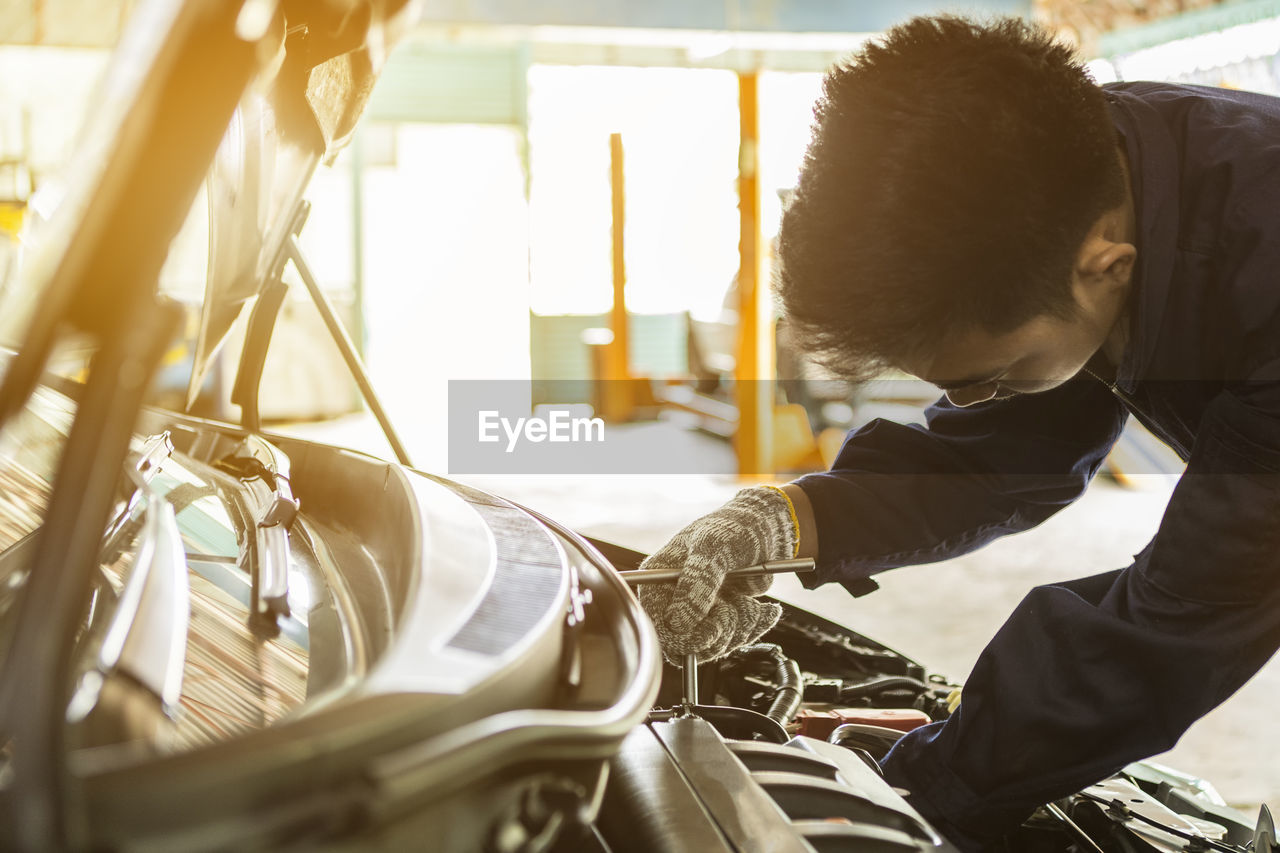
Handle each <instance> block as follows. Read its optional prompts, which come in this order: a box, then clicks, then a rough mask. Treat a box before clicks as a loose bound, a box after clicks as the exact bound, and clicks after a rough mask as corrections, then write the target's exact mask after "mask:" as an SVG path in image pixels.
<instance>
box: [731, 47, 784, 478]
mask: <svg viewBox="0 0 1280 853" xmlns="http://www.w3.org/2000/svg"><path fill="white" fill-rule="evenodd" d="M759 105H760V97H759V75H758V74H757V72H754V71H744V72H739V73H738V114H739V143H738V212H739V224H738V229H739V237H738V317H739V339H738V357H737V367H736V371H735V379H736V382H735V383H734V387H735V388H736V389H737V403H738V431H737V435H736V439H735V445H734V448H735V451H736V453H737V457H738V473H739V474H743V475H752V474H769V473H772V471H773V390H772V389H773V382H772V380H773V378H774V364H773V362H774V352H773V312H772V310H771V307H770V300H769V288H768V284H767V281H766V280H765V276H764V251H763V249H764V247H763V245H762V244H763V238H762V236H761V233H760V177H759V169H758V159H759V158H758V157H757V150H758V147H759V141H760V120H759Z"/></svg>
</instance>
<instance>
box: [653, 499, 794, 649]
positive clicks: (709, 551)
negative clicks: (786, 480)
mask: <svg viewBox="0 0 1280 853" xmlns="http://www.w3.org/2000/svg"><path fill="white" fill-rule="evenodd" d="M795 552H796V521H795V511H794V510H793V509H792V506H791V501H790V500H789V499H788V498H787V496H786V495H785V494H783V492H782V491H781V490H780V489H776V488H773V487H770V486H752V487H751V488H748V489H743V490H742V491H740V492H738V494H737V495H735V496H734V498H733V500H731V501H729V502H728V503H727V504H725V505H724V506H722V507H720V509H718V510H716V511H715V512H713V513H711V514H709V515H705V516H703V517H702V518H699V519H698V520H696V521H694V522H693V523H691V524H690V525H688V526H687V527H685V528H684V529H683V530H681V531H680V532H679V533H677V534H676V535H675V536H674V537H672V539H671V541H669V542H668V543H667V544H666V545H663V546H662V547H661V548H659V549H658V550H657V551H655V552H654V553H653V554H651V555H649V557H648V558H647V559H646V560H645V561H644V562H643V563H641V564H640V568H641V569H681V572H680V579H679V580H678V581H677V582H676V583H674V584H645V585H644V586H641V587H640V589H639V595H640V603H641V604H642V605H643V606H644V609H645V611H646V612H648V614H649V617H650V618H651V619H652V620H653V624H654V627H656V628H657V629H658V639H659V640H660V641H661V642H662V651H663V653H664V654H665V655H666V656H667V658H668V659H671V660H673V661H674V660H677V659H678V658H680V657H681V656H683V655H687V654H697V655H698V658H699V660H701V661H710V660H715V659H716V658H720V657H724V656H725V655H727V654H728V653H729V652H731V651H733V650H734V649H736V648H738V647H739V646H743V645H746V644H747V643H750V642H754V641H755V640H757V639H759V638H760V636H761V635H762V634H764V633H765V632H766V631H768V630H769V629H770V628H772V627H773V626H774V625H775V624H776V623H777V621H778V618H779V617H780V616H782V608H781V607H779V606H778V605H777V604H772V603H767V602H763V601H759V600H757V599H756V598H755V597H754V596H758V595H763V594H764V593H765V592H766V591H767V590H768V589H769V585H770V584H771V583H772V582H773V578H772V577H771V576H769V575H761V576H759V577H754V578H735V579H734V580H731V581H728V582H726V581H725V574H726V573H727V572H728V571H729V570H730V569H737V568H741V567H743V566H753V565H757V564H759V563H765V562H769V561H771V560H787V559H790V558H791V557H793V556H795Z"/></svg>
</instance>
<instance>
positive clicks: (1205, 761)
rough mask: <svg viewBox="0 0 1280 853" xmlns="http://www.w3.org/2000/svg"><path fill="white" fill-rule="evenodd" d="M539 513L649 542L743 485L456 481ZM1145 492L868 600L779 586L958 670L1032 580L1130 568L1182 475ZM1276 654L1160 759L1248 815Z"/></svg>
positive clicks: (1270, 710) (929, 569)
mask: <svg viewBox="0 0 1280 853" xmlns="http://www.w3.org/2000/svg"><path fill="white" fill-rule="evenodd" d="M458 479H463V480H466V481H467V482H469V483H472V484H474V485H476V486H478V487H480V488H484V489H486V490H488V491H492V492H495V493H497V494H501V495H503V496H505V497H508V498H510V499H511V500H514V501H517V502H519V503H522V504H524V505H526V506H529V507H531V508H533V509H537V510H539V511H542V512H545V513H546V514H547V515H549V516H551V517H553V518H556V519H557V520H559V521H562V522H564V523H567V524H569V525H570V526H572V527H574V528H575V529H577V530H579V531H581V532H583V533H586V534H588V535H591V536H595V537H598V538H602V539H607V540H610V541H613V542H617V543H619V544H622V545H626V546H628V547H632V548H635V549H637V550H641V551H645V552H649V551H652V550H654V549H656V548H658V547H660V546H661V545H662V544H663V543H664V542H665V541H666V540H667V538H668V537H669V536H671V535H672V534H673V533H675V532H676V531H677V530H679V529H680V528H681V527H682V526H683V525H684V524H686V523H688V522H689V521H690V520H692V519H694V518H696V517H698V516H699V515H701V514H703V513H705V512H708V511H710V510H712V509H715V508H716V507H717V506H719V505H720V504H721V503H723V502H724V501H725V500H727V499H729V498H730V497H732V495H733V493H734V492H735V491H736V490H737V489H738V488H739V487H740V485H741V484H740V483H739V482H738V481H736V480H735V479H731V478H708V477H679V476H668V477H657V476H650V477H625V478H620V477H605V476H596V477H576V478H530V477H459V478H458ZM1141 479H1143V482H1142V483H1141V484H1140V487H1138V488H1121V487H1119V486H1117V485H1115V484H1114V483H1112V482H1110V481H1104V480H1099V481H1098V482H1096V483H1095V484H1094V485H1093V487H1091V488H1090V490H1089V492H1088V493H1087V494H1086V495H1085V497H1083V498H1082V499H1081V500H1079V501H1078V502H1076V503H1075V504H1074V505H1073V506H1071V507H1068V508H1067V509H1065V510H1063V511H1062V512H1061V513H1059V514H1058V515H1057V516H1055V517H1054V518H1052V519H1050V520H1049V521H1048V522H1046V523H1045V524H1043V525H1041V526H1040V527H1039V528H1037V529H1035V530H1032V531H1028V532H1026V533H1022V534H1019V535H1017V536H1010V537H1007V538H1005V539H1003V540H1000V541H998V542H996V543H994V544H992V545H990V546H988V547H987V548H985V549H983V550H981V551H979V552H977V553H974V554H970V555H967V556H965V557H961V558H959V559H955V560H951V561H948V562H945V563H935V564H932V565H924V566H913V567H908V568H904V569H899V570H896V571H892V572H888V573H885V574H883V575H880V576H879V577H878V578H877V580H878V581H879V582H880V585H881V589H880V590H879V591H878V592H876V593H874V594H872V595H870V596H866V597H864V598H861V599H854V598H851V597H850V596H849V595H848V594H846V593H845V592H844V590H843V589H841V588H840V587H838V586H835V585H828V586H825V587H822V588H819V589H816V590H805V589H804V588H803V587H801V585H800V583H799V581H797V580H795V579H794V578H793V577H784V578H781V579H779V581H778V582H777V583H776V584H775V585H774V591H775V594H777V595H778V596H779V597H781V598H783V599H785V600H787V601H789V602H792V603H794V604H796V605H798V606H801V607H805V608H807V609H809V610H811V611H814V612H816V613H818V614H820V615H822V616H825V617H827V618H830V619H834V620H836V621H839V622H841V623H843V624H846V625H849V626H851V627H853V628H854V629H856V630H858V631H860V632H862V633H864V634H867V635H869V636H872V637H875V638H876V639H878V640H879V641H881V642H883V643H885V644H886V645H888V646H890V647H892V648H895V649H897V650H898V651H900V652H902V653H903V654H906V655H908V656H909V657H912V658H914V659H915V660H917V661H919V662H921V663H923V664H924V665H925V666H926V667H928V668H929V669H930V670H931V671H934V672H940V673H943V674H945V675H948V676H951V677H953V678H955V679H958V680H963V679H964V677H965V676H966V675H967V674H968V672H969V670H970V669H971V668H972V666H973V663H974V661H975V660H976V659H977V657H978V654H979V652H980V651H981V650H982V648H983V647H984V646H985V645H986V643H987V641H988V640H989V639H990V637H991V636H992V635H993V634H994V633H995V632H996V630H997V629H998V628H999V627H1000V625H1001V624H1002V623H1003V622H1004V620H1005V618H1006V616H1007V615H1008V613H1009V612H1010V611H1011V610H1012V609H1013V608H1014V606H1015V605H1016V604H1017V603H1018V602H1019V601H1020V600H1021V599H1022V597H1023V596H1024V595H1025V594H1026V592H1027V591H1028V590H1029V589H1030V588H1031V587H1033V586H1036V585H1038V584H1042V583H1047V582H1052V581H1058V580H1063V579H1066V578H1070V577H1080V576H1085V575H1089V574H1095V573H1097V572H1100V571H1105V570H1108V569H1113V568H1119V567H1122V566H1126V565H1128V564H1129V563H1130V562H1131V560H1132V555H1133V554H1135V553H1137V552H1138V551H1139V550H1141V549H1142V548H1143V546H1145V545H1146V543H1147V541H1148V540H1149V539H1150V537H1151V535H1152V534H1153V533H1154V531H1155V529H1156V527H1157V526H1158V524H1159V521H1160V517H1161V515H1162V513H1163V512H1164V507H1165V504H1166V503H1167V502H1168V500H1169V495H1170V492H1171V490H1172V488H1173V485H1174V480H1173V479H1172V478H1164V477H1148V478H1141ZM1278 700H1280V659H1273V660H1272V661H1271V663H1270V664H1268V665H1267V666H1266V667H1265V668H1264V669H1263V670H1262V672H1260V673H1259V674H1258V675H1257V676H1256V677H1255V678H1254V679H1253V680H1252V681H1251V682H1250V683H1249V684H1247V685H1246V686H1245V687H1244V689H1242V690H1241V691H1240V692H1239V693H1237V694H1236V695H1235V696H1234V697H1232V698H1231V699H1230V700H1229V701H1228V702H1227V703H1226V704H1224V705H1223V706H1222V707H1220V708H1218V709H1217V710H1215V711H1214V712H1213V713H1211V714H1209V715H1208V716H1207V717H1205V718H1204V719H1202V720H1201V721H1200V722H1199V723H1197V724H1196V725H1195V726H1193V727H1192V728H1191V730H1190V731H1189V732H1188V733H1187V734H1186V735H1185V736H1184V737H1183V739H1182V741H1181V742H1180V743H1179V744H1178V746H1177V747H1176V748H1175V749H1173V750H1172V751H1171V752H1168V753H1165V754H1164V755H1162V756H1159V757H1158V758H1157V759H1155V760H1157V761H1159V762H1161V763H1164V764H1167V765H1169V766H1172V767H1175V768H1177V769H1179V770H1182V771H1184V772H1188V773H1192V774H1194V775H1198V776H1202V777H1204V778H1205V779H1208V780H1209V781H1210V782H1212V783H1213V784H1214V785H1215V786H1216V787H1217V788H1218V790H1219V791H1220V792H1221V793H1222V795H1223V796H1224V797H1225V798H1226V799H1227V801H1228V802H1230V803H1231V804H1233V805H1236V806H1238V807H1241V808H1242V809H1244V810H1245V811H1246V813H1247V814H1249V815H1251V816H1253V815H1256V813H1257V806H1258V804H1259V803H1262V802H1268V803H1270V804H1271V805H1272V806H1278V805H1280V714H1277V712H1276V708H1277V701H1278Z"/></svg>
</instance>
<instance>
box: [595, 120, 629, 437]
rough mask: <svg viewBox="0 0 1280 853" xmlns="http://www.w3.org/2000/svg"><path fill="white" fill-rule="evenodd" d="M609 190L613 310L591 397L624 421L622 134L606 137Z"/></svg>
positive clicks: (626, 412) (626, 374) (610, 415)
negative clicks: (607, 139) (610, 203)
mask: <svg viewBox="0 0 1280 853" xmlns="http://www.w3.org/2000/svg"><path fill="white" fill-rule="evenodd" d="M609 189H610V196H611V199H612V215H611V222H612V231H613V307H612V308H611V309H610V310H609V331H610V332H611V333H612V335H611V337H610V339H609V340H608V342H607V343H605V344H604V345H603V352H602V355H603V359H602V365H601V366H602V367H603V370H602V371H601V372H600V373H599V374H598V375H597V376H596V379H597V380H598V381H601V382H602V383H603V384H602V386H601V387H600V388H599V389H597V391H598V393H597V394H596V395H595V396H596V399H597V400H598V401H599V404H600V407H601V409H602V411H601V415H602V416H603V417H605V418H606V419H609V420H615V421H616V420H625V419H626V418H627V417H628V416H629V415H630V410H631V405H630V400H629V394H628V383H627V382H626V381H625V380H627V379H628V378H630V370H629V367H628V360H627V264H626V240H625V236H626V224H627V194H626V180H625V177H624V175H623V159H622V134H620V133H612V134H610V135H609Z"/></svg>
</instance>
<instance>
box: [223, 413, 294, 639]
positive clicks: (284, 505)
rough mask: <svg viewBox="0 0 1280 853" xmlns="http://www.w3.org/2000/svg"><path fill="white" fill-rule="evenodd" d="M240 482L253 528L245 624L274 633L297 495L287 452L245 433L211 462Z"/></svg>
mask: <svg viewBox="0 0 1280 853" xmlns="http://www.w3.org/2000/svg"><path fill="white" fill-rule="evenodd" d="M214 467H216V468H218V469H220V470H222V471H225V472H227V473H228V474H231V475H232V476H234V477H236V478H237V479H239V480H240V482H241V483H242V484H243V485H244V489H245V494H246V495H247V496H248V503H249V504H250V510H251V511H250V519H249V521H250V522H251V523H252V530H251V531H247V533H246V537H245V538H246V542H245V548H244V553H245V554H246V555H247V556H248V562H249V565H248V567H247V568H248V570H249V577H250V591H249V624H250V626H251V627H253V628H254V629H255V630H257V631H260V632H263V633H266V634H269V635H271V636H275V635H276V634H277V633H279V631H280V619H281V618H282V617H285V616H288V615H289V531H290V530H291V529H292V528H293V520H294V519H295V518H296V517H297V515H298V501H297V500H296V499H295V498H294V497H293V490H292V489H291V488H290V486H289V458H288V457H287V456H285V455H284V454H283V453H281V452H280V451H278V450H277V449H276V448H275V447H273V446H272V445H271V444H270V443H268V442H267V441H265V440H264V439H261V438H259V437H257V436H255V435H248V436H245V439H244V441H243V442H241V444H240V445H239V446H238V447H237V448H236V449H235V450H234V451H233V452H232V453H231V454H230V455H228V456H224V457H223V458H222V459H220V460H218V461H217V462H216V463H215V466H214Z"/></svg>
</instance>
